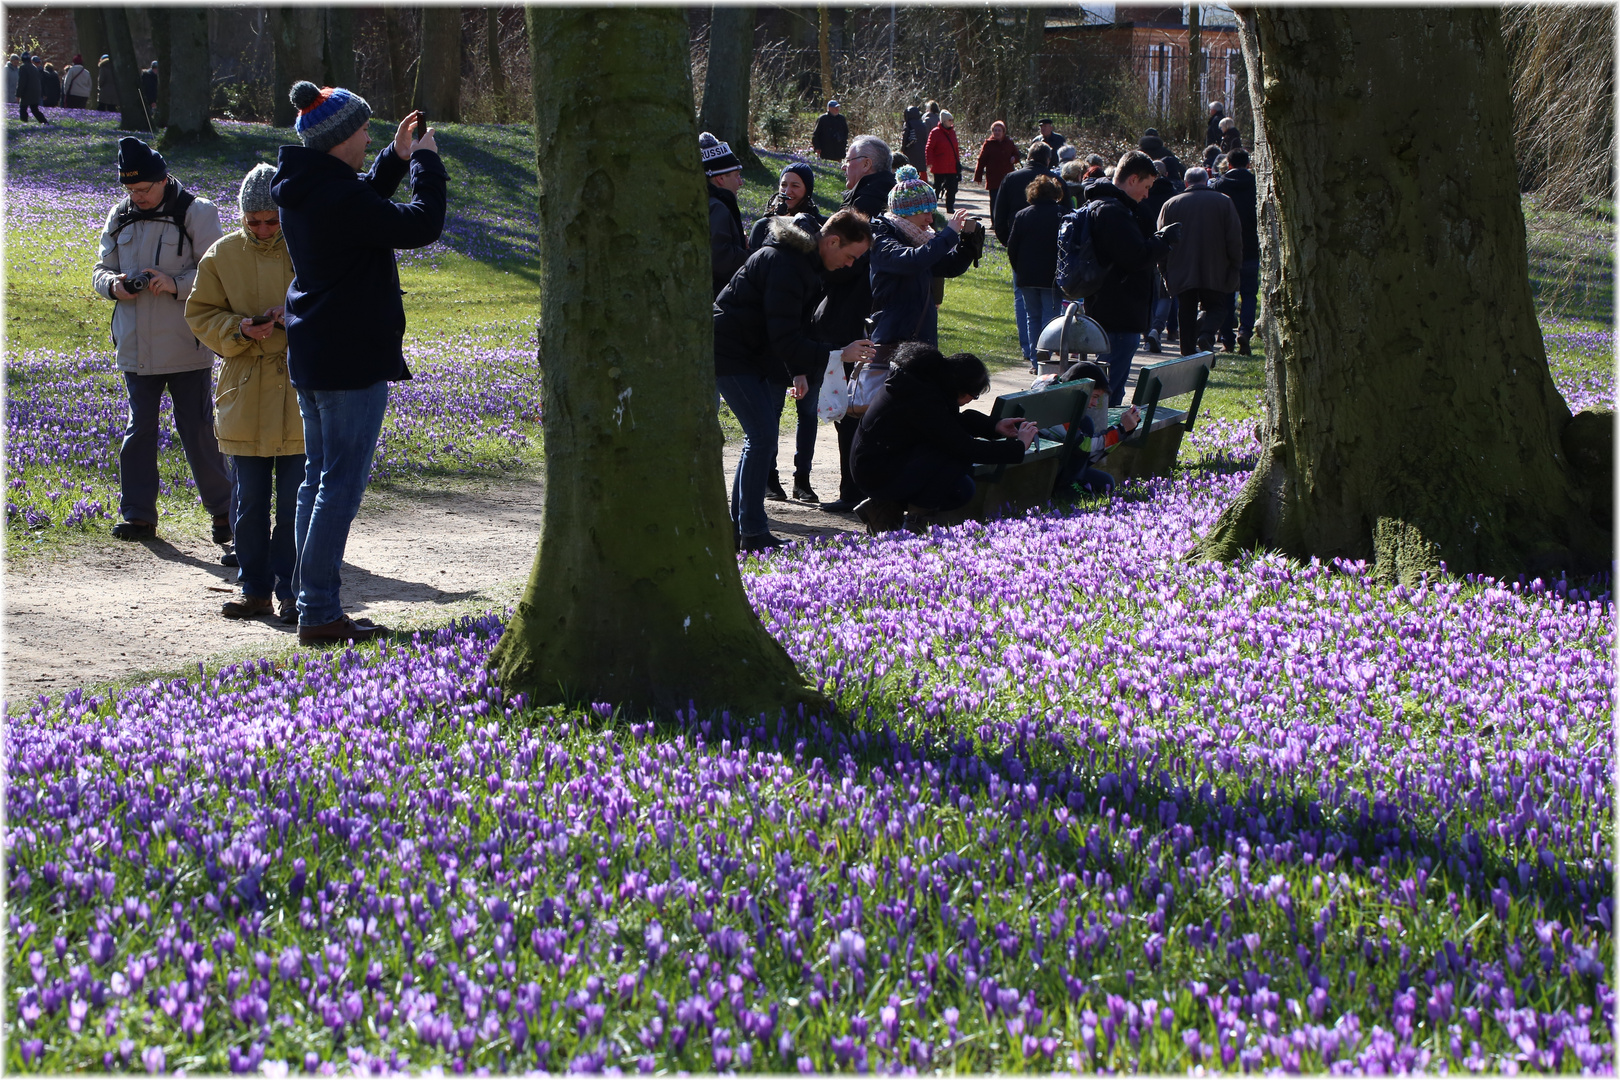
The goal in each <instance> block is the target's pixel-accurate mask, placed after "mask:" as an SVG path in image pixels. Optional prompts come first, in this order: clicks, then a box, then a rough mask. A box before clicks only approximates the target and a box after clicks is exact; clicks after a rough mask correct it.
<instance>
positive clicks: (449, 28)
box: [411, 7, 461, 124]
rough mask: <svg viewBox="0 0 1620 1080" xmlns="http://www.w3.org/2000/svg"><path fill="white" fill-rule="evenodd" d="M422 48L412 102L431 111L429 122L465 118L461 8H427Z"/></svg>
mask: <svg viewBox="0 0 1620 1080" xmlns="http://www.w3.org/2000/svg"><path fill="white" fill-rule="evenodd" d="M421 19H422V39H421V41H422V47H421V49H420V50H419V51H418V54H417V55H418V59H417V62H416V91H415V93H413V94H412V95H411V97H412V103H413V104H414V105H415V106H416V107H417V108H421V109H426V110H427V111H428V123H429V124H434V123H457V122H459V121H460V120H461V9H460V8H458V7H429V8H423V9H422V13H421Z"/></svg>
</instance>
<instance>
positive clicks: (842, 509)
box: [821, 497, 860, 514]
mask: <svg viewBox="0 0 1620 1080" xmlns="http://www.w3.org/2000/svg"><path fill="white" fill-rule="evenodd" d="M859 505H860V500H859V499H851V498H848V497H844V498H840V499H838V500H836V501H834V502H824V503H822V504H821V509H823V510H825V511H827V513H829V514H853V513H854V512H855V507H857V506H859Z"/></svg>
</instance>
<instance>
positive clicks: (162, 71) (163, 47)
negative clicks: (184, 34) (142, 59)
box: [146, 7, 174, 130]
mask: <svg viewBox="0 0 1620 1080" xmlns="http://www.w3.org/2000/svg"><path fill="white" fill-rule="evenodd" d="M170 10H171V9H169V8H166V7H154V8H153V9H152V10H151V11H150V12H148V13H147V18H148V21H149V22H150V23H151V29H152V52H153V53H154V54H155V56H156V59H157V60H158V84H157V96H156V97H154V98H153V99H152V100H151V101H148V102H147V103H146V112H147V115H149V116H150V117H151V118H152V128H153V130H157V129H158V128H161V127H164V126H165V125H166V124H168V122H169V92H170V91H169V78H170V76H171V75H172V74H173V72H174V63H173V61H174V35H173V34H172V33H171V31H170V19H169V12H170Z"/></svg>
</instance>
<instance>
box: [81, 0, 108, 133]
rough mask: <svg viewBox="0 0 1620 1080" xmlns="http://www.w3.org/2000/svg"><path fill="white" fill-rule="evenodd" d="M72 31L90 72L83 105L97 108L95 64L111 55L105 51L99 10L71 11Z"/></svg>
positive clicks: (98, 83) (103, 23) (98, 89)
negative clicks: (75, 35)
mask: <svg viewBox="0 0 1620 1080" xmlns="http://www.w3.org/2000/svg"><path fill="white" fill-rule="evenodd" d="M73 29H74V30H75V31H76V33H77V36H78V41H79V55H80V56H82V57H84V66H85V67H86V68H88V69H89V70H90V96H89V98H88V99H86V101H85V104H86V105H87V106H88V107H89V108H92V109H94V108H99V107H100V105H101V77H100V74H99V73H98V72H97V70H96V62H97V61H98V60H100V59H101V57H102V56H103V55H104V54H106V55H111V54H110V53H109V52H108V49H107V23H106V21H105V20H104V19H103V18H102V17H101V9H100V8H90V7H76V8H74V9H73Z"/></svg>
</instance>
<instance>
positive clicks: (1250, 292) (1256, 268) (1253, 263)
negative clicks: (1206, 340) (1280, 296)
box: [1221, 259, 1260, 340]
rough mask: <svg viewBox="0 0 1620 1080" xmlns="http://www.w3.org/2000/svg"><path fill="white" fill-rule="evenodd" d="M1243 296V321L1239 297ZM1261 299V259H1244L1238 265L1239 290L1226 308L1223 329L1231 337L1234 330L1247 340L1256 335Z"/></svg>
mask: <svg viewBox="0 0 1620 1080" xmlns="http://www.w3.org/2000/svg"><path fill="white" fill-rule="evenodd" d="M1239 296H1242V297H1243V321H1242V322H1241V323H1240V322H1239V321H1238V297H1239ZM1259 299H1260V260H1259V259H1244V260H1243V265H1241V266H1240V267H1238V291H1237V292H1235V293H1233V294H1232V302H1231V303H1230V304H1228V305H1227V308H1226V321H1225V322H1224V323H1223V324H1222V325H1221V331H1222V332H1223V333H1224V334H1225V335H1226V336H1227V337H1231V336H1232V333H1233V331H1236V332H1237V336H1238V337H1240V338H1244V339H1245V340H1247V339H1248V338H1251V337H1253V336H1254V313H1255V308H1256V307H1258V306H1259Z"/></svg>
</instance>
